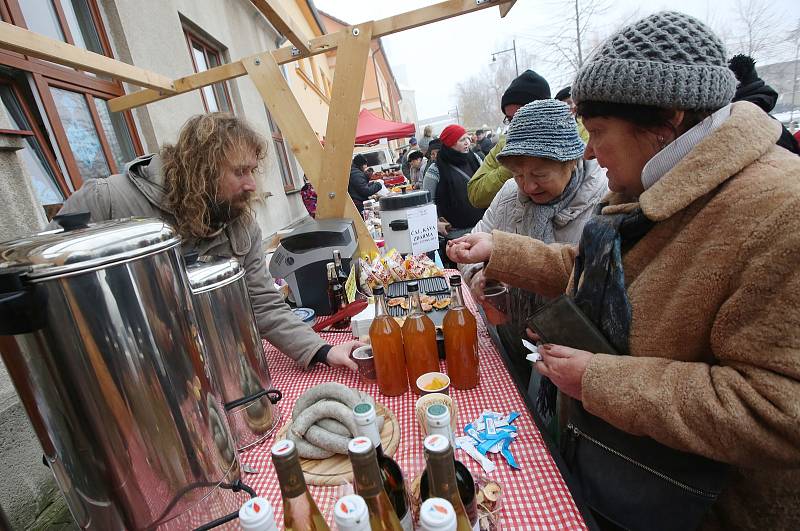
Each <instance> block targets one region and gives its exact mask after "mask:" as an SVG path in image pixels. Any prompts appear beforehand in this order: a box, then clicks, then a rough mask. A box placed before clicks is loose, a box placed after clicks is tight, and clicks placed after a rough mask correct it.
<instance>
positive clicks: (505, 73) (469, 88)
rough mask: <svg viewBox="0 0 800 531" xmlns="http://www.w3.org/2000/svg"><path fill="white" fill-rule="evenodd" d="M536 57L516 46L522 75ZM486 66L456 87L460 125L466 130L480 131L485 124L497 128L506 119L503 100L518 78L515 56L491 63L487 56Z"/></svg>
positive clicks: (498, 58) (500, 56)
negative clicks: (503, 113)
mask: <svg viewBox="0 0 800 531" xmlns="http://www.w3.org/2000/svg"><path fill="white" fill-rule="evenodd" d="M535 61H536V58H535V56H533V55H532V54H530V53H529V52H528V51H527V50H526V49H525V48H522V47H520V46H519V44H517V63H518V67H519V71H520V73H522V72H523V71H524V70H526V69H528V68H532V67H533V65H534V63H535ZM486 63H487V64H486V66H484V67H483V68H482V69H481V71H480V72H479V73H478V74H475V75H473V76H472V77H470V78H469V79H466V80H464V81H462V82H460V83H458V84H457V85H456V98H457V101H458V111H459V114H460V118H461V122H462V124H461V125H463V126H464V127H466V128H467V129H478V128H481V127H483V126H484V125H487V126H489V127H490V128H494V127H496V126H498V125H500V123H501V122H502V120H503V115H502V113H501V111H500V100H501V99H502V97H503V93H504V92H505V91H506V89H507V88H508V85H510V84H511V82H512V81H513V80H514V78H515V77H516V71H515V68H514V56H513V55H512V54H511V53H504V54H501V55H498V56H497V60H496V61H493V62H491V61H490V60H489V56H488V55H487V57H486Z"/></svg>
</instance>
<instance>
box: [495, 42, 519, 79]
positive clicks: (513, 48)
mask: <svg viewBox="0 0 800 531" xmlns="http://www.w3.org/2000/svg"><path fill="white" fill-rule="evenodd" d="M506 52H514V72H515V73H516V75H517V77H519V67H518V66H517V40H516V39H513V40H512V41H511V48H509V49H507V50H500V51H499V52H494V53H493V54H492V62H493V63H494V62H495V61H497V56H498V55H500V54H501V53H506Z"/></svg>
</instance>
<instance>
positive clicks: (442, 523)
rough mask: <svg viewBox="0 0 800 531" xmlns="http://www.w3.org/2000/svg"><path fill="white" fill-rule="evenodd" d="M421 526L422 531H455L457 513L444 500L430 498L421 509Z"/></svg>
mask: <svg viewBox="0 0 800 531" xmlns="http://www.w3.org/2000/svg"><path fill="white" fill-rule="evenodd" d="M419 526H420V529H421V530H422V531H455V529H456V512H455V510H454V509H453V506H452V505H451V504H450V502H449V501H447V500H445V499H443V498H428V499H427V500H425V501H424V502H422V506H421V507H420V509H419Z"/></svg>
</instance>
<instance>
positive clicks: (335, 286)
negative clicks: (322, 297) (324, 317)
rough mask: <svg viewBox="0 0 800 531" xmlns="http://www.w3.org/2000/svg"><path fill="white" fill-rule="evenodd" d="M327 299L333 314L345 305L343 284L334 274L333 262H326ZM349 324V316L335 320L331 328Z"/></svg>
mask: <svg viewBox="0 0 800 531" xmlns="http://www.w3.org/2000/svg"><path fill="white" fill-rule="evenodd" d="M327 267H328V301H329V302H330V305H331V315H333V314H335V313H336V312H338V311H339V310H341V309H342V308H344V307H345V306H347V296H346V295H345V293H344V286H343V285H342V283H341V282H339V277H337V276H336V266H335V264H334V263H333V262H328V265H327ZM348 326H350V318H349V317H345V318H344V319H342V320H340V321H337V322H335V323H333V324H332V325H331V327H333V328H347V327H348Z"/></svg>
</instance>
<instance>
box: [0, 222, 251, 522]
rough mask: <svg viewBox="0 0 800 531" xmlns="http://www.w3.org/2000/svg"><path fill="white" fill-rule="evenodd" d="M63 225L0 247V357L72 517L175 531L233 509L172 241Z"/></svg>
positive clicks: (226, 448)
mask: <svg viewBox="0 0 800 531" xmlns="http://www.w3.org/2000/svg"><path fill="white" fill-rule="evenodd" d="M86 221H88V216H87V219H86ZM74 225H75V226H72V227H70V228H72V229H73V230H63V231H55V232H54V231H51V232H49V233H42V234H40V235H36V236H32V237H30V238H26V239H20V240H16V241H12V242H6V243H4V244H0V351H2V355H3V359H4V361H5V363H6V366H7V367H8V370H9V373H10V375H11V378H12V380H13V382H14V385H15V387H16V389H17V392H18V393H19V395H20V398H21V399H22V402H23V404H24V406H25V408H26V411H27V413H28V416H29V417H30V419H31V422H32V424H33V426H34V428H35V430H36V433H37V436H38V437H39V440H40V442H41V444H42V448H43V449H44V452H45V455H46V458H47V460H48V462H49V465H50V466H51V468H52V470H53V473H54V474H55V477H56V481H57V483H58V485H59V487H60V488H61V490H62V492H63V494H64V496H65V497H66V499H67V503H68V506H69V508H70V511H71V512H72V515H73V517H74V518H75V520H76V522H77V524H78V525H79V526H80V527H82V528H90V529H103V530H105V529H123V528H125V529H144V528H152V527H159V526H161V525H165V526H166V527H174V528H188V527H196V526H197V525H200V524H202V523H205V522H208V521H210V520H213V519H214V518H217V517H220V516H223V515H225V514H228V513H230V512H232V511H234V510H236V509H237V507H238V504H239V502H240V501H241V498H240V497H238V496H236V495H235V494H233V493H232V492H230V491H229V490H225V489H220V488H218V486H220V484H221V483H225V484H231V483H233V482H235V481H238V479H239V474H240V472H239V465H238V460H237V457H236V452H235V447H234V444H233V440H232V438H231V435H230V431H229V428H228V424H227V421H226V418H225V414H224V409H223V403H222V402H221V400H220V397H219V394H218V393H217V392H215V390H214V387H213V386H212V384H211V381H210V379H209V376H208V375H207V373H206V371H205V366H204V364H203V361H202V352H203V346H202V343H201V340H200V336H199V333H198V328H197V324H196V319H195V314H194V311H193V306H192V298H191V293H190V291H189V286H188V280H187V278H186V273H185V270H184V266H183V262H182V258H181V255H180V252H179V248H180V247H179V246H180V238H179V237H178V236H177V235H176V233H175V231H174V230H173V229H172V227H170V226H169V225H167V224H165V223H163V222H162V221H158V220H153V219H129V220H118V221H110V222H105V223H100V224H97V225H91V226H86V225H85V224H82V223H80V222H78V223H75V224H74ZM201 502H202V503H201Z"/></svg>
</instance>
